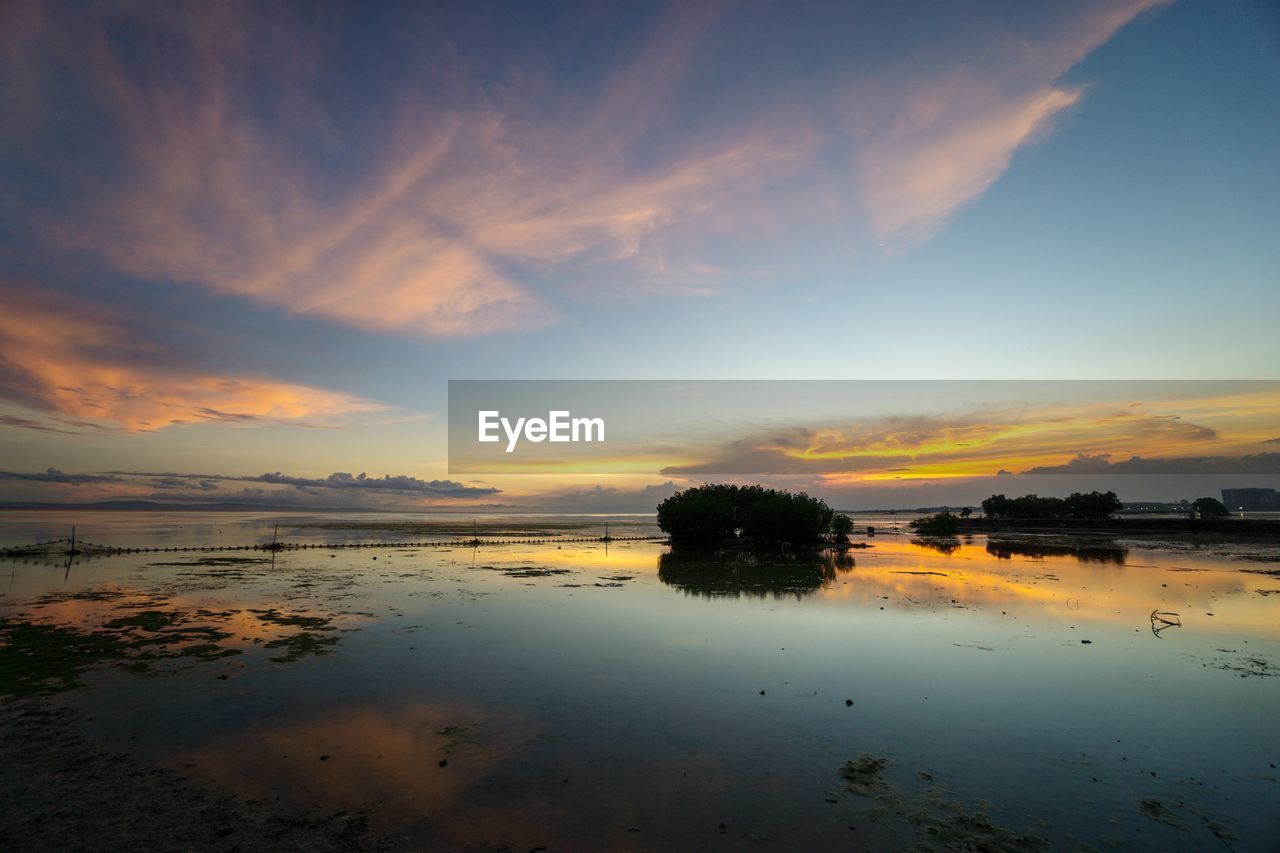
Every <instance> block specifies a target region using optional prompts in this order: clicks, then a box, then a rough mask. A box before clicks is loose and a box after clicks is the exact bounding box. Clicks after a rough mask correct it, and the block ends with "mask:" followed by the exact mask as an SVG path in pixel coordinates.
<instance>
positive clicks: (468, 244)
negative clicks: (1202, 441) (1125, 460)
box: [0, 0, 1280, 500]
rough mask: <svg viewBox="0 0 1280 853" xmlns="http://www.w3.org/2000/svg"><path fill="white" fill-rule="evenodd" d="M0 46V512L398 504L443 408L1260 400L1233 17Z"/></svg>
mask: <svg viewBox="0 0 1280 853" xmlns="http://www.w3.org/2000/svg"><path fill="white" fill-rule="evenodd" d="M0 15H3V17H4V21H3V23H4V26H3V27H2V28H0V29H3V31H4V33H5V35H4V36H2V37H0V63H2V65H0V70H2V71H3V73H2V74H0V106H2V107H3V108H4V111H5V113H6V115H8V116H10V117H11V119H10V120H9V121H7V122H6V126H5V128H4V129H3V131H0V181H3V183H4V185H5V186H6V187H7V191H6V192H5V193H4V194H3V196H0V289H2V292H3V294H4V296H5V305H6V308H7V309H8V310H7V311H6V314H7V315H8V320H7V321H0V416H3V425H0V468H3V469H6V470H9V471H12V472H22V471H35V470H45V469H47V468H50V467H53V468H57V469H59V470H66V471H74V472H85V471H104V470H117V469H129V470H163V471H173V470H183V471H195V470H201V471H210V472H215V473H225V474H232V475H252V474H261V473H262V472H263V471H265V470H285V471H287V472H289V473H292V474H296V475H297V476H301V477H309V478H322V477H325V476H327V475H328V474H329V473H332V472H333V471H360V470H367V471H369V472H370V473H376V474H377V475H378V476H381V475H384V474H390V475H409V476H413V477H416V478H421V479H423V480H424V481H430V480H433V479H435V478H440V477H443V476H444V456H445V453H444V446H443V436H444V431H443V426H442V424H441V420H442V417H443V409H444V402H445V383H446V381H447V380H448V379H450V378H543V377H551V378H675V377H697V378H750V379H768V378H1045V379H1049V378H1195V379H1221V378H1271V377H1273V376H1274V375H1275V369H1274V366H1275V365H1276V364H1277V363H1280V343H1278V342H1277V340H1278V339H1277V336H1276V335H1275V334H1274V331H1273V329H1274V325H1275V319H1276V318H1277V317H1278V316H1280V310H1278V309H1280V287H1278V286H1277V285H1278V284H1280V281H1277V279H1278V278H1280V248H1277V245H1278V243H1277V241H1276V240H1275V239H1274V235H1275V234H1276V233H1280V201H1278V200H1280V170H1277V169H1275V167H1274V160H1275V155H1276V152H1277V151H1280V112H1278V111H1277V110H1276V109H1275V106H1276V103H1277V95H1278V94H1280V14H1278V13H1277V12H1276V11H1275V8H1274V6H1271V5H1269V4H1265V3H1261V2H1257V3H1250V2H1241V3H1234V4H1229V5H1228V4H1219V3H1210V2H1196V0H1185V1H1184V2H1173V3H1157V2H1144V0H1136V2H1130V3H1059V4H1050V3H1045V4H1022V3H982V4H965V5H964V6H963V7H961V6H959V5H958V4H950V3H935V4H929V3H925V4H906V5H904V4H898V3H893V4H890V3H883V4H768V3H753V4H725V5H723V6H721V5H717V4H673V5H670V6H661V5H657V4H654V5H647V4H645V5H642V4H619V5H614V6H605V5H601V4H555V5H550V4H538V5H537V6H533V5H530V4H509V5H502V4H467V5H464V4H456V5H437V6H434V7H431V8H430V9H423V8H419V7H418V6H417V5H415V4H407V5H400V4H351V5H343V4H323V5H314V4H306V5H290V4H274V5H272V6H270V7H263V6H260V5H254V4H247V5H238V4H225V5H220V6H218V7H206V6H201V5H198V4H193V5H182V4H154V5H149V4H106V5H103V6H99V7H93V9H90V10H86V9H85V8H84V7H82V6H78V5H75V4H68V5H63V4H57V3H52V4H35V3H16V4H6V10H5V11H4V12H3V13H0ZM797 416H798V417H803V413H797ZM663 479H664V478H661V477H658V476H657V472H655V477H654V478H653V479H652V481H651V483H658V482H662V481H663ZM13 482H17V483H18V485H13ZM32 482H35V481H12V482H11V483H10V484H9V486H6V488H9V491H8V492H6V495H8V496H22V497H25V496H28V495H30V496H31V497H32V498H33V499H34V498H36V497H39V498H40V499H45V498H48V499H59V500H60V499H75V498H76V497H77V496H78V495H83V494H86V493H88V490H85V489H82V488H80V487H78V486H77V487H73V488H71V489H68V488H66V487H62V486H58V485H49V484H43V485H38V486H32V485H31V483H32ZM580 485H581V483H580V482H579V481H577V480H575V481H574V487H575V488H577V487H579V486H580ZM641 485H645V484H643V483H639V482H631V483H629V484H628V486H635V487H639V486H641ZM537 488H554V484H552V483H542V484H539V485H538V487H537ZM33 489H34V490H35V491H32V490H33ZM75 489H79V491H76V490H75ZM528 489H529V487H528V486H527V485H521V484H519V483H513V484H508V485H507V486H506V488H505V489H504V492H505V493H507V494H515V493H519V492H521V491H528Z"/></svg>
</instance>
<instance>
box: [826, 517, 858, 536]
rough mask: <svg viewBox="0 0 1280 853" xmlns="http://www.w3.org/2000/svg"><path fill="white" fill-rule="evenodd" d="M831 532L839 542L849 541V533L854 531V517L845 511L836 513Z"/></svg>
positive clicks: (832, 520)
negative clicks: (850, 516) (845, 513)
mask: <svg viewBox="0 0 1280 853" xmlns="http://www.w3.org/2000/svg"><path fill="white" fill-rule="evenodd" d="M831 532H832V534H834V535H835V537H836V541H837V542H848V541H849V534H850V533H852V532H853V519H851V518H849V516H847V515H844V514H843V513H836V514H835V517H833V518H832V519H831Z"/></svg>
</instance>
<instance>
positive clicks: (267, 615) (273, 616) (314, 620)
mask: <svg viewBox="0 0 1280 853" xmlns="http://www.w3.org/2000/svg"><path fill="white" fill-rule="evenodd" d="M249 612H250V613H253V614H256V615H257V617H258V618H259V619H261V620H262V621H263V622H270V623H271V624H272V625H285V626H289V627H294V628H306V629H307V630H310V631H332V630H333V626H332V625H331V624H330V623H331V622H332V621H333V620H332V619H328V618H326V617H324V616H298V615H293V616H286V615H285V614H283V613H281V612H280V611H279V610H276V609H275V608H274V607H273V608H271V609H270V610H254V609H253V608H250V609H249Z"/></svg>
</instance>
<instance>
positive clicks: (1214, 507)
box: [1191, 498, 1231, 518]
mask: <svg viewBox="0 0 1280 853" xmlns="http://www.w3.org/2000/svg"><path fill="white" fill-rule="evenodd" d="M1191 508H1192V509H1193V510H1195V512H1196V515H1198V516H1200V517H1201V518H1223V517H1225V516H1229V515H1231V511H1230V510H1228V509H1227V508H1226V506H1224V505H1223V503H1222V501H1220V500H1218V499H1217V498H1196V499H1195V501H1193V502H1192V504H1191Z"/></svg>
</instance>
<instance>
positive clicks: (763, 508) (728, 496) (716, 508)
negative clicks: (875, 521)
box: [658, 484, 835, 545]
mask: <svg viewBox="0 0 1280 853" xmlns="http://www.w3.org/2000/svg"><path fill="white" fill-rule="evenodd" d="M834 518H835V511H834V510H832V509H831V507H829V506H827V504H826V501H823V500H820V499H818V498H813V497H810V496H809V495H807V494H805V493H803V492H797V493H793V492H786V491H779V490H777V489H766V488H765V487H764V486H732V485H719V484H707V485H705V486H697V487H695V488H692V489H685V490H684V491H682V492H676V494H674V495H672V496H671V497H669V498H667V499H666V500H664V501H663V502H662V503H660V504H658V527H660V528H661V529H662V530H663V531H664V532H665V533H666V534H667V535H668V536H670V537H671V541H672V542H674V543H676V544H683V545H711V544H715V543H718V542H721V541H723V540H725V539H732V538H735V537H738V536H744V537H747V538H750V539H752V540H754V541H756V542H761V543H767V542H789V543H791V544H794V545H808V544H813V543H816V542H819V541H821V540H822V537H823V535H824V534H826V533H828V532H830V530H831V524H832V521H833V520H834Z"/></svg>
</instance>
